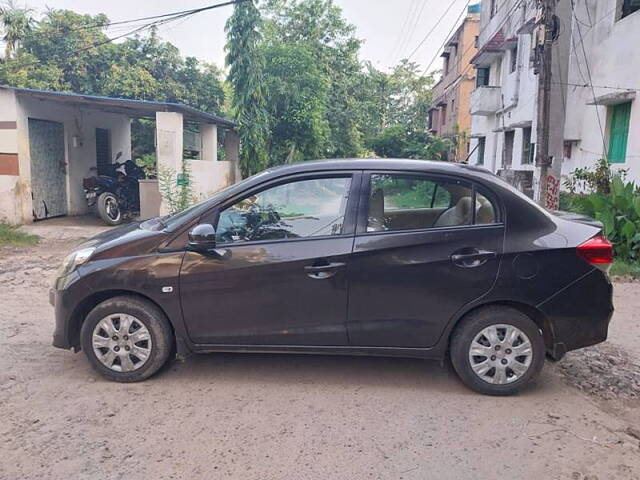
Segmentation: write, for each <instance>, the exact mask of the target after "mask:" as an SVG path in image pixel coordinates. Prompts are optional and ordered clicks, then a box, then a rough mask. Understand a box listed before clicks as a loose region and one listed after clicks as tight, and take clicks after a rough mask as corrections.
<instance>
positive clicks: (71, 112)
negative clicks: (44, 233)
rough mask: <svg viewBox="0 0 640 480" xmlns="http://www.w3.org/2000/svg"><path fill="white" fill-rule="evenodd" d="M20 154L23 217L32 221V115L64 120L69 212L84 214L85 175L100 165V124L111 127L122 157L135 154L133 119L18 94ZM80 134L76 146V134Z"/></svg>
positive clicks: (113, 145)
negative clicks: (97, 148)
mask: <svg viewBox="0 0 640 480" xmlns="http://www.w3.org/2000/svg"><path fill="white" fill-rule="evenodd" d="M17 98H18V108H17V112H16V113H17V122H18V139H19V142H18V154H19V158H20V177H21V179H22V180H23V182H24V185H25V188H24V189H22V190H21V192H20V194H21V195H20V196H21V199H20V200H19V203H20V204H21V205H22V211H21V217H22V221H23V222H28V221H31V219H32V214H31V189H30V183H31V182H30V179H31V164H30V162H31V158H30V154H29V123H28V120H29V118H34V119H40V120H49V121H54V122H60V123H62V124H63V125H64V137H65V138H64V141H65V160H66V168H67V173H68V175H67V199H68V214H69V215H82V214H85V213H87V212H88V207H87V202H86V199H85V196H84V190H83V187H82V179H83V178H86V177H88V176H90V175H91V172H90V169H91V168H92V167H95V166H96V137H95V129H96V128H105V129H108V130H109V131H110V138H111V152H112V156H113V157H115V155H116V153H118V152H120V151H121V152H122V157H121V159H120V161H123V160H128V159H130V158H131V122H130V120H129V118H128V117H127V116H126V115H117V114H112V113H105V112H101V111H98V110H91V109H85V108H76V107H72V106H66V105H63V104H61V103H59V102H52V101H48V100H39V99H34V98H32V97H30V96H28V95H24V94H18V95H17ZM74 137H77V142H76V146H74V140H73V138H74Z"/></svg>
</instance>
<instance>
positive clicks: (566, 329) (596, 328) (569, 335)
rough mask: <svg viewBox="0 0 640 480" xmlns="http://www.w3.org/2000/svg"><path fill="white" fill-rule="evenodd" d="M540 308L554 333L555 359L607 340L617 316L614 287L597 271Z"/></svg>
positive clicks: (556, 295)
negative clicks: (614, 312)
mask: <svg viewBox="0 0 640 480" xmlns="http://www.w3.org/2000/svg"><path fill="white" fill-rule="evenodd" d="M538 309H539V310H540V311H541V312H542V313H543V314H544V315H545V316H546V318H547V319H548V320H549V323H550V325H551V329H552V332H553V335H552V337H553V346H552V348H551V356H552V357H554V358H556V359H560V358H562V357H563V356H564V354H565V353H566V352H569V351H571V350H577V349H579V348H583V347H588V346H590V345H595V344H597V343H601V342H604V341H605V340H606V339H607V334H608V331H609V322H610V321H611V317H612V315H613V287H612V285H611V282H610V281H609V279H608V277H607V275H606V274H605V273H603V272H601V271H600V270H597V269H594V270H593V271H591V272H589V273H587V274H586V275H585V276H583V277H582V278H580V279H579V280H577V281H575V282H574V283H572V284H571V285H569V286H568V287H566V288H564V289H563V290H561V291H560V292H558V293H556V294H555V295H554V296H552V297H551V298H549V299H547V300H546V301H544V302H543V303H541V304H540V305H538Z"/></svg>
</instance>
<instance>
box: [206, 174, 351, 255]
mask: <svg viewBox="0 0 640 480" xmlns="http://www.w3.org/2000/svg"><path fill="white" fill-rule="evenodd" d="M350 186H351V178H350V177H348V178H346V177H343V178H317V179H312V180H300V181H296V182H290V183H286V184H283V185H278V186H277V187H273V188H270V189H267V190H264V191H261V192H258V193H255V194H252V195H250V196H248V197H245V198H244V199H242V200H240V201H239V202H237V203H235V204H234V205H232V206H230V207H228V208H226V209H225V210H223V211H222V212H220V217H219V219H218V226H217V228H216V241H217V242H219V243H241V242H254V241H260V240H284V239H291V238H306V237H321V236H334V235H341V234H342V233H343V222H344V216H345V212H346V207H347V199H348V195H349V187H350Z"/></svg>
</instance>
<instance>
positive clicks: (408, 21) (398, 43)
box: [15, 0, 475, 70]
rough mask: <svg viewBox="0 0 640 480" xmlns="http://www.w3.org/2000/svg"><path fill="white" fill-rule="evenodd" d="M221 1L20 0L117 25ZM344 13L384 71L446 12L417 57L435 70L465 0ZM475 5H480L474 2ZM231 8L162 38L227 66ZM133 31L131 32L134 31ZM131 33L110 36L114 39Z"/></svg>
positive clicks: (414, 1)
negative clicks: (103, 16)
mask: <svg viewBox="0 0 640 480" xmlns="http://www.w3.org/2000/svg"><path fill="white" fill-rule="evenodd" d="M220 1H221V0H184V1H182V2H176V1H175V0H153V1H151V0H137V1H136V0H106V1H105V0H26V1H25V0H18V1H17V2H15V3H16V4H19V5H22V4H24V3H26V4H27V5H28V6H29V7H31V8H32V9H34V10H35V12H36V13H37V14H41V13H43V12H45V11H46V9H47V7H49V8H64V9H70V10H74V11H76V12H79V13H89V14H97V13H104V14H106V15H107V16H108V17H109V19H110V20H111V21H119V20H128V19H133V18H139V17H145V16H151V15H160V14H163V13H170V12H175V11H181V10H188V9H191V8H199V7H203V6H206V5H211V4H214V3H220ZM334 1H335V3H336V4H337V5H339V6H340V7H341V8H342V9H343V13H344V16H345V18H346V19H347V20H348V21H349V22H350V23H352V24H354V25H355V26H356V29H357V33H356V35H357V37H358V38H360V39H361V40H364V45H363V47H362V50H361V54H360V57H361V60H368V61H371V62H372V63H373V65H374V66H375V67H377V68H379V69H381V70H386V69H388V68H392V67H393V65H395V64H396V63H397V62H398V61H399V60H400V59H401V58H403V57H406V56H407V55H409V54H410V53H411V52H412V51H413V50H415V48H416V47H417V46H418V45H419V44H420V42H421V41H422V40H423V39H424V38H425V36H426V35H427V33H428V32H429V30H431V29H432V28H433V27H434V26H435V25H436V24H438V20H439V19H440V17H441V16H442V15H443V14H444V13H445V12H447V9H449V10H448V12H447V13H446V15H445V16H444V18H443V20H442V21H441V22H440V23H439V24H438V26H437V27H436V28H435V30H434V31H433V33H432V34H431V35H430V36H429V37H428V38H427V40H426V41H425V42H424V44H423V45H422V46H421V47H420V48H419V49H418V50H417V51H416V52H415V54H414V55H413V56H412V57H411V60H412V61H415V62H417V63H419V64H420V65H422V66H423V67H426V66H428V65H429V64H430V63H431V62H432V61H433V60H434V58H435V61H433V63H432V66H431V68H430V70H434V69H439V68H440V67H441V64H442V62H441V59H440V58H439V57H438V56H437V55H438V51H439V50H440V47H441V46H442V44H443V42H444V40H445V38H446V37H447V36H448V33H449V32H450V31H451V30H452V27H453V25H454V23H455V22H456V19H457V18H459V17H460V14H461V12H462V9H463V8H464V5H465V4H466V3H467V2H466V1H465V0H453V5H452V6H451V1H450V0H334ZM473 3H475V2H473ZM232 8H233V7H231V6H229V7H222V8H219V9H214V10H210V11H206V12H201V13H198V14H197V15H194V16H192V17H189V18H186V19H183V20H178V21H176V22H172V23H169V24H167V25H163V26H161V27H160V28H159V34H160V36H161V37H162V38H163V39H165V40H167V41H169V42H171V43H173V44H174V45H175V46H176V47H178V48H179V49H180V51H181V53H182V54H183V55H188V56H194V57H197V58H199V59H201V60H205V61H208V62H213V63H216V64H217V65H218V66H220V67H222V66H223V65H224V43H225V36H224V24H225V21H226V19H227V17H228V16H229V15H230V14H231V12H232ZM130 29H131V28H129V30H130ZM126 31H127V30H113V31H110V32H107V33H108V34H109V36H112V37H113V36H116V35H120V34H122V33H125V32H126Z"/></svg>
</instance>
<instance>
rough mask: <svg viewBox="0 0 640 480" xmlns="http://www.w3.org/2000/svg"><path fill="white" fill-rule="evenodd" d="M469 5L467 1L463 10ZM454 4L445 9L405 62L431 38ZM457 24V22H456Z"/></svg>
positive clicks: (453, 2)
mask: <svg viewBox="0 0 640 480" xmlns="http://www.w3.org/2000/svg"><path fill="white" fill-rule="evenodd" d="M469 3H471V1H468V2H467V3H466V4H465V6H464V8H465V10H466V9H467V6H468V5H469ZM455 4H456V0H453V1H452V2H451V3H450V4H449V6H448V7H447V9H446V10H445V11H444V13H443V14H442V16H441V17H440V18H439V19H438V20H437V21H436V23H435V25H434V26H433V27H432V28H431V30H429V31H428V32H427V34H426V35H425V36H424V38H423V39H422V40H421V41H420V43H419V44H418V46H417V47H416V48H414V49H413V51H412V52H411V53H410V54H409V55H408V56H407V60H409V59H411V57H413V56H414V55H415V54H416V52H417V51H418V50H419V49H420V47H422V45H424V42H426V41H427V39H428V38H429V37H430V36H431V34H432V33H433V32H434V31H435V29H436V28H438V26H439V25H440V23H442V20H444V18H445V17H446V16H447V14H448V13H449V12H450V11H451V9H452V8H453V6H454V5H455ZM456 23H457V22H456Z"/></svg>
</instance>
